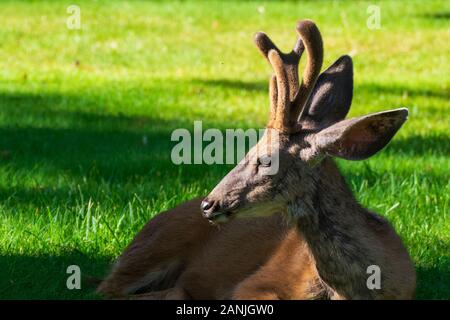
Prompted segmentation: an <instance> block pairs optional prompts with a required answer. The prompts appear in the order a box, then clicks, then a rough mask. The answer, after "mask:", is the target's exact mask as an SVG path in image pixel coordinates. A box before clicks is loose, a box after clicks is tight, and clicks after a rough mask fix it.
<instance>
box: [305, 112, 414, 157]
mask: <svg viewBox="0 0 450 320" xmlns="http://www.w3.org/2000/svg"><path fill="white" fill-rule="evenodd" d="M407 118H408V109H405V108H401V109H395V110H390V111H383V112H379V113H374V114H371V115H367V116H363V117H358V118H352V119H348V120H343V121H340V122H338V123H336V124H334V125H332V126H330V127H328V128H326V129H324V130H322V131H319V132H318V133H316V134H315V135H313V136H312V140H311V148H312V150H311V151H313V152H312V153H311V151H310V154H312V155H330V156H336V157H340V158H344V159H347V160H362V159H366V158H368V157H370V156H372V155H374V154H375V153H377V152H378V151H380V150H381V149H383V148H384V147H385V146H386V145H387V144H388V142H389V141H390V140H391V139H392V137H393V136H394V135H395V133H396V132H397V131H398V130H399V129H400V127H401V126H402V124H403V123H404V122H405V121H406V119H407Z"/></svg>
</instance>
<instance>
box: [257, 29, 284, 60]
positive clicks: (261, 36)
mask: <svg viewBox="0 0 450 320" xmlns="http://www.w3.org/2000/svg"><path fill="white" fill-rule="evenodd" d="M254 40H255V44H256V46H257V47H258V49H259V51H261V53H262V54H263V56H264V57H265V58H266V59H267V60H269V51H270V50H276V51H277V52H278V53H281V51H280V49H278V48H277V46H276V45H275V44H274V43H273V42H272V40H270V38H269V37H268V36H267V34H265V33H264V32H257V33H255V36H254Z"/></svg>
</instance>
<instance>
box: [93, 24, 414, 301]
mask: <svg viewBox="0 0 450 320" xmlns="http://www.w3.org/2000/svg"><path fill="white" fill-rule="evenodd" d="M297 31H298V33H299V35H300V37H299V40H298V41H297V43H296V45H295V46H294V49H293V50H292V51H291V52H290V53H288V54H286V53H283V52H281V51H280V50H279V49H278V48H277V47H276V46H275V45H274V43H273V42H272V41H271V40H270V39H269V38H268V37H267V35H265V34H264V33H257V34H256V36H255V42H256V44H257V46H258V48H259V49H260V51H261V53H262V54H263V55H264V57H266V59H267V60H268V61H269V63H270V64H271V66H272V67H273V70H274V74H273V75H272V77H271V79H270V83H269V84H270V86H269V91H270V118H269V122H268V125H267V129H266V131H265V134H264V136H263V137H262V138H261V139H260V141H259V142H258V143H257V145H255V146H254V147H253V148H252V149H251V150H250V151H249V152H248V154H247V155H246V156H245V158H244V159H243V160H242V161H241V163H239V164H238V165H237V166H236V167H235V168H234V169H233V170H231V171H230V172H229V173H228V175H227V176H225V177H224V178H223V179H222V181H221V182H220V183H219V184H218V185H217V186H216V187H215V188H214V189H213V190H212V191H211V193H210V194H209V195H208V196H207V197H206V198H205V199H204V200H203V201H201V202H200V201H199V200H196V201H192V202H188V203H185V204H183V205H181V206H180V207H178V208H176V209H174V210H172V211H170V212H168V213H164V214H161V215H159V216H157V217H156V218H154V219H153V220H152V221H150V222H149V223H148V224H147V225H146V226H145V227H144V229H143V230H142V231H141V232H140V234H139V235H138V236H137V237H136V239H135V240H134V241H133V243H132V244H131V245H130V246H129V247H128V248H127V250H125V252H124V253H123V255H122V256H121V258H120V259H119V261H118V263H117V265H116V267H115V269H114V270H113V272H112V273H111V275H110V276H109V277H108V278H107V279H106V280H105V281H104V282H103V283H102V285H101V286H100V288H99V291H100V292H102V293H105V294H107V295H110V296H113V297H118V296H124V295H127V294H130V293H131V294H132V293H139V292H146V293H143V294H142V295H139V296H137V298H153V299H155V298H180V299H181V298H193V299H223V298H234V299H317V298H327V299H409V298H412V297H413V296H414V291H415V271H414V267H413V265H412V263H411V260H410V258H409V256H408V253H407V251H406V249H405V247H404V246H403V244H402V241H401V239H400V238H399V236H398V235H397V234H396V233H395V231H394V229H393V228H392V227H391V226H390V224H389V223H388V222H387V221H386V220H385V219H384V218H382V217H380V216H378V215H377V214H375V213H372V212H370V211H368V210H366V209H364V208H362V207H361V206H360V205H359V203H358V202H357V201H356V199H355V198H354V196H353V194H352V192H351V191H350V189H349V188H348V187H347V185H346V183H345V180H344V178H343V177H342V175H341V174H340V173H339V170H338V168H337V167H336V165H335V164H334V162H333V160H332V159H331V157H339V158H343V159H347V160H362V159H366V158H368V157H370V156H372V155H374V154H375V153H377V152H378V151H380V150H381V149H382V148H383V147H384V146H385V145H386V144H387V143H388V142H389V141H390V140H391V139H392V137H393V136H394V135H395V133H396V132H397V131H398V130H399V129H400V127H401V126H402V124H403V123H404V122H405V121H406V119H407V115H408V111H407V110H406V109H396V110H391V111H384V112H379V113H374V114H371V115H367V116H362V117H357V118H352V119H348V120H344V119H345V117H346V115H347V113H348V111H349V109H350V105H351V100H352V95H353V66H352V60H351V58H350V57H348V56H342V57H341V58H339V59H338V60H336V62H335V63H333V64H332V65H331V66H330V67H329V68H328V69H326V70H325V71H324V72H322V73H321V74H320V70H321V67H322V61H323V45H322V38H321V35H320V32H319V30H318V29H317V27H316V25H315V24H314V23H313V22H311V21H309V20H304V21H300V22H299V23H298V25H297ZM305 50H306V52H307V53H308V62H307V65H306V68H305V71H304V73H303V78H302V79H301V81H300V80H299V77H298V74H297V69H298V63H299V61H300V58H301V55H302V53H303V51H305ZM273 162H277V163H278V164H279V168H278V170H276V171H275V172H273V171H272V170H270V167H271V164H272V163H273ZM198 206H200V207H201V211H202V212H203V216H204V218H206V219H208V220H210V222H212V223H213V224H216V225H218V226H219V227H217V226H216V227H213V226H211V225H210V224H208V223H207V222H206V219H203V220H202V219H201V217H200V213H199V209H198ZM373 266H375V267H377V268H378V269H379V271H380V272H381V274H380V276H381V286H380V287H379V288H372V287H370V286H368V285H367V279H368V277H369V274H368V272H367V270H368V269H369V268H370V267H373ZM143 288H144V289H145V290H144V289H143Z"/></svg>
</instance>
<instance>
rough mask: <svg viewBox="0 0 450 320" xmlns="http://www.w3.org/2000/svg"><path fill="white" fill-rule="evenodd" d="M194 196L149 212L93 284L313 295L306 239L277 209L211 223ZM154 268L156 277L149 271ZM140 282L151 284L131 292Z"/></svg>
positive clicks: (127, 290) (180, 293) (157, 293)
mask: <svg viewBox="0 0 450 320" xmlns="http://www.w3.org/2000/svg"><path fill="white" fill-rule="evenodd" d="M200 202H201V200H200V199H196V200H192V201H188V202H186V203H183V204H181V205H180V206H178V207H176V208H174V209H171V210H169V211H168V212H164V213H161V214H159V215H158V216H156V217H155V218H154V219H152V220H151V221H150V222H149V223H148V224H147V225H146V226H145V227H144V228H143V229H142V231H141V232H140V233H139V234H138V235H137V236H136V238H135V239H134V240H133V242H132V243H131V244H130V245H129V246H128V248H127V249H126V250H125V251H124V253H123V254H122V255H121V257H120V258H119V259H118V261H117V263H116V265H115V266H114V268H113V271H112V272H111V274H110V275H109V276H108V277H107V278H106V279H105V280H104V281H103V283H102V284H101V285H100V287H99V288H98V291H99V292H100V293H102V294H104V295H105V296H107V297H110V298H125V297H131V298H136V299H176V298H184V299H186V298H189V299H225V298H233V299H267V298H270V299H308V298H314V297H315V295H317V293H316V291H312V290H311V286H312V285H313V284H315V283H316V282H317V280H318V278H317V273H316V270H315V267H314V265H313V264H312V259H311V257H310V254H309V251H308V247H307V246H306V244H305V242H304V240H303V237H302V235H301V234H300V232H299V231H298V230H297V229H296V228H295V226H290V225H289V224H288V223H287V222H286V221H285V219H284V218H283V216H282V215H281V214H274V215H272V216H270V217H265V218H245V219H235V220H232V221H230V222H229V223H227V224H224V225H221V226H214V225H211V224H210V223H209V222H208V221H207V220H206V219H204V218H202V217H201V212H200V209H199V208H200ZM173 264H178V269H177V271H176V272H174V273H171V274H170V273H166V270H167V267H168V266H170V265H173ZM152 273H153V274H158V275H160V278H158V277H149V276H148V275H149V274H152ZM165 277H168V279H167V278H166V279H164V278H165ZM151 278H153V279H151ZM293 278H295V279H296V281H292V279H293ZM150 279H151V280H152V281H151V280H150ZM149 280H150V281H149ZM161 283H162V284H163V285H161ZM141 288H147V290H150V291H151V292H146V293H142V294H138V295H133V294H134V293H135V292H137V291H138V292H139V289H141Z"/></svg>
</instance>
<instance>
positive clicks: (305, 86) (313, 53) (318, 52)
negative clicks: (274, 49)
mask: <svg viewBox="0 0 450 320" xmlns="http://www.w3.org/2000/svg"><path fill="white" fill-rule="evenodd" d="M297 32H298V33H299V35H300V37H301V38H302V40H303V43H304V45H305V47H306V51H307V53H308V62H307V64H306V68H305V70H304V72H303V79H302V84H301V85H300V88H299V90H298V92H297V95H296V97H295V99H294V102H293V110H292V114H291V117H292V118H291V119H292V121H295V122H297V119H298V118H299V114H300V118H299V120H300V121H301V120H302V119H303V118H304V117H305V116H306V114H308V110H306V107H305V104H306V101H307V100H308V98H309V95H310V94H311V91H312V90H313V88H314V84H315V83H316V80H317V77H318V76H319V74H320V69H321V68H322V63H323V43H322V36H321V35H320V31H319V29H318V28H317V26H316V25H315V23H314V22H312V21H311V20H301V21H299V22H298V23H297Z"/></svg>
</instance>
